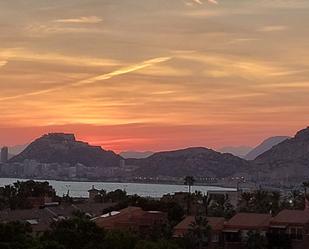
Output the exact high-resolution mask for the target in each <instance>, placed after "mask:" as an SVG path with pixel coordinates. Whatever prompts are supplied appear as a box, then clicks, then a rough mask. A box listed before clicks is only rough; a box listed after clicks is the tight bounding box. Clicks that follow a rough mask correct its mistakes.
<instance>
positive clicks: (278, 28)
mask: <svg viewBox="0 0 309 249" xmlns="http://www.w3.org/2000/svg"><path fill="white" fill-rule="evenodd" d="M287 29H288V27H287V26H283V25H281V26H279V25H277V26H265V27H262V28H260V29H258V31H259V32H278V31H284V30H287Z"/></svg>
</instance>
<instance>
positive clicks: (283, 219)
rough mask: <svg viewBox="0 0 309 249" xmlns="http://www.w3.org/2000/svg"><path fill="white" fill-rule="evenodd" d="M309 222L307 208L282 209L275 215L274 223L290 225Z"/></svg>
mask: <svg viewBox="0 0 309 249" xmlns="http://www.w3.org/2000/svg"><path fill="white" fill-rule="evenodd" d="M306 223H309V211H307V210H305V211H304V210H287V209H286V210H282V211H281V212H280V213H279V214H278V215H277V216H275V217H274V219H273V220H272V222H271V224H272V225H288V224H299V225H303V224H306Z"/></svg>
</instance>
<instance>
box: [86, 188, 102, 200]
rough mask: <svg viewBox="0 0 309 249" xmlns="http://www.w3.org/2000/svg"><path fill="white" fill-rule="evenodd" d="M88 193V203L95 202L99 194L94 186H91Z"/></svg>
mask: <svg viewBox="0 0 309 249" xmlns="http://www.w3.org/2000/svg"><path fill="white" fill-rule="evenodd" d="M88 193H89V201H95V198H96V197H97V196H98V194H99V193H100V190H98V189H95V188H94V185H92V189H90V190H88Z"/></svg>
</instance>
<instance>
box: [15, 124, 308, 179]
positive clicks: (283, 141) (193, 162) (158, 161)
mask: <svg viewBox="0 0 309 249" xmlns="http://www.w3.org/2000/svg"><path fill="white" fill-rule="evenodd" d="M268 148H269V149H268ZM267 149H268V150H267ZM264 150H266V151H265V152H264ZM253 152H255V153H256V154H254V153H253ZM253 152H250V153H251V155H253V156H255V155H258V156H257V158H255V159H254V160H245V159H242V158H239V157H237V156H234V155H232V154H230V153H221V152H217V151H214V150H211V149H207V148H203V147H193V148H187V149H181V150H176V151H165V152H158V153H154V154H152V155H150V156H148V157H146V158H128V159H124V158H123V157H122V156H120V155H117V154H116V153H114V152H112V151H106V150H104V149H102V148H101V147H99V146H92V145H89V144H88V143H85V142H81V141H77V140H76V139H75V136H74V135H73V134H63V133H51V134H47V135H44V136H42V137H41V138H38V139H36V140H35V141H34V142H32V143H31V144H30V145H29V146H27V148H26V149H25V150H24V151H22V152H21V153H20V154H19V155H17V156H15V157H13V158H12V159H11V160H10V162H23V161H24V160H27V159H28V160H36V161H38V162H42V163H60V164H62V163H66V164H70V165H75V164H77V163H81V164H84V165H85V166H87V167H102V168H104V167H120V166H121V165H122V162H125V165H127V166H133V167H132V168H134V172H133V175H135V176H144V177H155V176H163V177H183V176H185V175H192V176H196V177H197V176H204V177H213V178H223V177H235V176H248V179H249V178H251V180H252V181H258V182H266V183H272V184H285V185H287V184H291V183H297V182H298V183H299V182H301V181H302V180H304V179H306V178H307V175H309V128H306V129H304V130H301V131H299V132H297V134H296V135H295V137H293V138H288V137H274V138H271V139H267V140H266V141H264V142H263V143H262V144H261V145H260V146H258V147H257V148H255V149H254V150H253ZM250 153H249V154H250Z"/></svg>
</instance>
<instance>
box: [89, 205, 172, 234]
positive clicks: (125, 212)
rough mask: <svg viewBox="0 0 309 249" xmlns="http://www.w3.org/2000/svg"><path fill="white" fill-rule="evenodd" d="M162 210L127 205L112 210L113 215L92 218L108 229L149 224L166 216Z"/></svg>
mask: <svg viewBox="0 0 309 249" xmlns="http://www.w3.org/2000/svg"><path fill="white" fill-rule="evenodd" d="M165 216H166V215H165V214H164V213H162V212H151V211H144V210H142V209H141V208H140V207H127V208H125V209H122V210H120V211H119V212H112V213H111V215H110V216H109V215H108V214H107V215H103V216H100V217H97V218H94V219H92V220H93V221H94V222H95V223H96V224H97V225H98V226H100V227H104V228H106V229H113V228H117V227H118V228H119V227H122V226H124V227H128V228H129V227H130V226H138V225H143V224H145V225H149V224H151V223H153V221H155V220H158V221H159V219H160V218H163V217H165Z"/></svg>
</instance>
